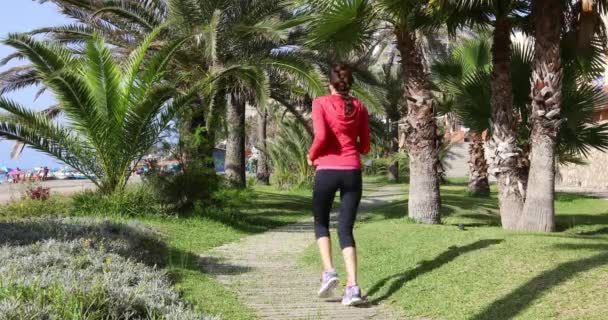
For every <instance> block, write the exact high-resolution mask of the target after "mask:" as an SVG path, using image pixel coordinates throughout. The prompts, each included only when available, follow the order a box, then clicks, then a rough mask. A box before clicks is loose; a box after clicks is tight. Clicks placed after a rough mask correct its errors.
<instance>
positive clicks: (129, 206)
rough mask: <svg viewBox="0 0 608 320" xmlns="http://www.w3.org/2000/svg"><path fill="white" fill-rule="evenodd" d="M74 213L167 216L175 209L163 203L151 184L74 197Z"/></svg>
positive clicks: (80, 194)
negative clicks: (119, 190) (106, 193)
mask: <svg viewBox="0 0 608 320" xmlns="http://www.w3.org/2000/svg"><path fill="white" fill-rule="evenodd" d="M72 199H73V204H72V206H73V208H72V211H73V213H74V214H76V215H98V216H119V217H136V216H142V215H166V214H169V213H171V212H172V211H173V210H174V209H173V208H174V206H173V205H172V204H170V203H169V204H167V203H166V202H163V201H162V199H161V197H160V195H159V193H158V192H157V190H156V189H155V188H154V187H152V186H150V185H149V184H146V183H142V184H137V185H131V186H128V187H127V188H125V191H124V192H122V193H120V192H115V193H113V194H109V195H104V194H101V193H99V192H94V191H85V192H83V193H79V194H75V195H74V196H73V197H72Z"/></svg>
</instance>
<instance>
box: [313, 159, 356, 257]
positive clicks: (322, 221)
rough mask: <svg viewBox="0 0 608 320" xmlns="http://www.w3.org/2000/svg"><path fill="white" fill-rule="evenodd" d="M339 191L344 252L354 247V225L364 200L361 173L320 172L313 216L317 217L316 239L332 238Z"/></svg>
mask: <svg viewBox="0 0 608 320" xmlns="http://www.w3.org/2000/svg"><path fill="white" fill-rule="evenodd" d="M338 190H340V211H339V213H338V236H339V238H340V247H342V249H344V248H348V247H355V239H354V238H353V226H354V225H355V219H356V218H357V210H358V208H359V202H360V201H361V191H362V182H361V170H318V171H317V173H316V175H315V186H314V191H313V197H312V198H313V200H312V202H313V213H314V216H315V236H316V237H317V239H319V238H321V237H329V214H330V212H331V207H332V204H333V202H334V198H335V196H336V191H338Z"/></svg>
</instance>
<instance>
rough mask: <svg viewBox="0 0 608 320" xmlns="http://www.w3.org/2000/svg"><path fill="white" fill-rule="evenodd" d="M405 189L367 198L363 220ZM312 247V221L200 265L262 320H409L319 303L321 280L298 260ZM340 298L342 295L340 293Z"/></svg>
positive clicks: (249, 240)
mask: <svg viewBox="0 0 608 320" xmlns="http://www.w3.org/2000/svg"><path fill="white" fill-rule="evenodd" d="M402 188H403V186H399V185H392V186H386V187H383V188H381V189H380V190H378V191H376V192H374V193H372V194H370V195H368V196H366V197H365V198H364V199H363V200H362V202H361V210H360V211H361V212H363V214H360V215H359V216H360V217H361V216H364V212H365V211H366V210H370V209H372V208H375V207H378V206H380V205H383V204H385V203H387V202H388V201H391V200H395V199H399V198H401V197H403V194H404V192H405V189H402ZM312 244H314V234H313V224H312V218H310V219H307V220H306V221H302V222H300V223H296V224H292V225H288V226H284V227H281V228H277V229H274V230H271V231H268V232H265V233H262V234H257V235H252V236H249V237H246V238H244V239H241V240H239V241H236V242H232V243H228V244H225V245H223V246H220V247H217V248H215V249H213V250H211V251H210V252H208V253H207V255H206V256H203V257H202V265H203V268H204V269H205V271H206V272H208V273H210V274H212V275H214V276H215V277H216V279H217V280H218V281H219V282H220V283H222V284H224V285H226V286H227V287H229V288H231V289H232V290H233V291H235V292H237V294H238V296H239V298H240V299H241V301H243V303H244V304H246V305H247V306H249V307H251V308H252V309H253V310H255V311H256V312H257V314H258V318H259V319H273V320H282V319H285V320H287V319H289V320H296V319H298V320H299V319H302V320H325V319H345V320H346V319H348V320H367V319H378V320H393V319H395V320H397V319H406V317H405V315H403V314H402V313H400V312H398V311H397V310H392V309H389V308H387V307H385V306H383V305H368V306H365V307H360V308H355V307H345V306H342V305H341V304H340V300H339V299H332V300H327V301H325V300H321V299H319V298H318V297H317V295H316V293H317V290H318V285H319V278H320V274H319V273H318V272H314V271H310V270H305V269H302V268H301V267H300V266H298V258H299V256H300V255H301V254H302V252H303V251H304V250H305V249H306V248H308V247H309V246H310V245H312ZM364 289H365V288H364ZM337 294H341V289H340V290H337ZM364 294H365V292H364ZM227 320H229V319H227Z"/></svg>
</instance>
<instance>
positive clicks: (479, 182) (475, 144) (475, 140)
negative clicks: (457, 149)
mask: <svg viewBox="0 0 608 320" xmlns="http://www.w3.org/2000/svg"><path fill="white" fill-rule="evenodd" d="M470 137H471V143H470V145H469V193H471V194H472V195H475V196H483V197H487V196H489V195H490V184H489V182H488V163H487V162H486V156H485V151H484V147H483V144H484V142H483V138H482V135H481V134H480V133H476V132H473V131H471V132H470Z"/></svg>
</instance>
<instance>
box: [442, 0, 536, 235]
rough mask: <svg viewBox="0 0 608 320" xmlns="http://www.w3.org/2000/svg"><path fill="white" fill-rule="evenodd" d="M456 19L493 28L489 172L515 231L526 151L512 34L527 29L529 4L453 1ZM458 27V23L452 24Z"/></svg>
mask: <svg viewBox="0 0 608 320" xmlns="http://www.w3.org/2000/svg"><path fill="white" fill-rule="evenodd" d="M452 2H455V3H457V5H458V10H457V11H458V12H457V13H456V15H457V16H463V17H467V18H468V19H464V20H465V21H467V20H468V22H469V23H471V24H473V25H481V26H482V27H484V28H485V27H487V26H492V27H493V31H492V76H491V78H490V82H491V99H492V102H491V105H492V130H491V132H492V136H491V139H490V140H489V141H488V147H489V151H490V152H489V159H488V160H489V162H490V172H491V173H492V174H494V175H495V176H496V178H497V182H498V191H499V192H498V199H499V203H500V216H501V220H502V225H503V227H504V228H507V229H514V228H516V225H517V223H518V221H519V216H520V214H521V210H522V208H523V204H524V198H525V184H524V182H523V180H524V179H525V178H524V174H523V173H522V170H521V168H520V166H521V165H520V164H521V163H522V160H521V158H522V156H523V154H522V153H523V150H522V149H521V148H520V147H519V146H518V143H517V130H516V128H517V121H518V119H517V117H516V115H517V112H516V110H515V108H514V96H513V90H512V83H513V81H512V75H511V57H512V54H511V53H512V42H511V34H512V33H513V31H514V30H515V29H516V28H520V29H521V28H523V27H524V26H525V23H526V20H525V18H526V17H527V16H528V15H529V11H530V9H529V1H527V0H454V1H452ZM452 26H453V28H456V27H458V24H457V23H453V24H452Z"/></svg>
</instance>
